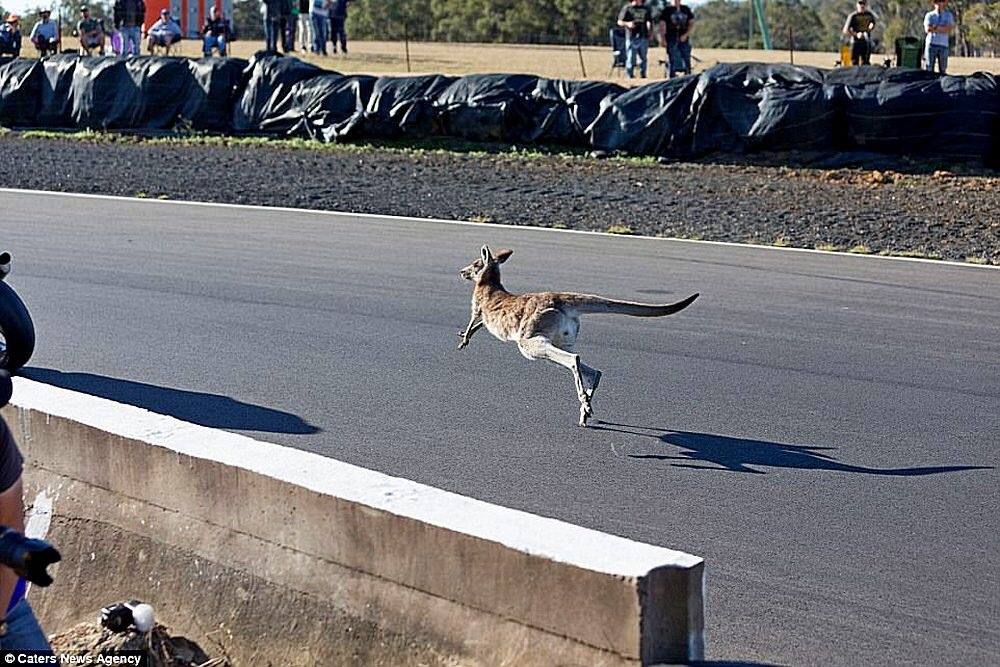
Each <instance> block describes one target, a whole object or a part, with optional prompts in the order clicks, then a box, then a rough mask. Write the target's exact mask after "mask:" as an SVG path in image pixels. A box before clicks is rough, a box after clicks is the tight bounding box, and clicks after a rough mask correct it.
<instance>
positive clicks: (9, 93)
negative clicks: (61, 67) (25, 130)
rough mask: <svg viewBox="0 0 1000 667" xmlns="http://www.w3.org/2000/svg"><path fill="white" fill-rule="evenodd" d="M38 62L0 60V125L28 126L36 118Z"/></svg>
mask: <svg viewBox="0 0 1000 667" xmlns="http://www.w3.org/2000/svg"><path fill="white" fill-rule="evenodd" d="M41 74H42V72H41V63H39V62H38V61H37V60H24V59H21V58H18V59H12V58H0V125H6V126H9V127H18V126H28V125H31V124H33V123H34V122H35V118H36V117H37V116H38V106H39V103H40V102H41V93H42V80H41Z"/></svg>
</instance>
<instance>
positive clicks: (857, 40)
mask: <svg viewBox="0 0 1000 667" xmlns="http://www.w3.org/2000/svg"><path fill="white" fill-rule="evenodd" d="M877 18H878V17H877V16H875V13H874V12H872V11H871V10H870V9H868V0H858V4H857V8H856V9H855V10H854V11H853V12H852V13H851V14H850V15H849V16H848V17H847V22H846V23H844V37H849V38H850V40H851V64H852V65H854V66H859V65H870V64H871V60H872V30H874V29H875V21H876V19H877Z"/></svg>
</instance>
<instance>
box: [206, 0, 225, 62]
mask: <svg viewBox="0 0 1000 667" xmlns="http://www.w3.org/2000/svg"><path fill="white" fill-rule="evenodd" d="M232 32H233V29H232V28H231V27H230V25H229V21H227V20H226V17H224V16H220V12H219V8H218V7H216V6H215V5H212V8H211V9H209V10H208V18H207V19H205V25H204V26H203V27H202V29H201V34H202V35H203V36H204V46H203V49H202V52H203V53H204V54H205V57H206V58H211V57H212V49H218V50H219V55H220V56H222V57H225V55H226V46H227V45H228V44H229V42H230V41H231V36H232Z"/></svg>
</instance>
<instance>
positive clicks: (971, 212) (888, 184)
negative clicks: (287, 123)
mask: <svg viewBox="0 0 1000 667" xmlns="http://www.w3.org/2000/svg"><path fill="white" fill-rule="evenodd" d="M771 159H772V161H773V159H774V158H771ZM892 167H894V168H890V167H885V166H883V167H882V168H880V169H861V168H838V169H816V168H805V167H799V168H789V167H778V166H773V165H768V164H763V163H762V164H746V163H743V164H722V163H718V162H715V163H711V162H695V163H689V162H685V163H680V162H672V163H666V164H658V163H656V162H653V161H638V160H622V159H603V160H602V159H596V158H592V157H583V156H517V155H512V154H500V155H491V156H486V157H484V156H482V155H471V154H462V153H439V152H407V151H395V150H381V149H371V150H365V151H355V150H337V149H329V150H328V149H323V150H315V149H310V148H302V147H292V146H289V145H287V144H283V143H282V142H278V141H275V142H273V143H272V144H266V145H262V144H253V145H247V144H233V145H219V144H204V145H198V144H185V145H180V144H165V143H153V142H144V141H134V142H132V141H130V142H119V143H109V142H104V141H95V142H89V141H80V140H75V139H60V138H34V137H24V136H22V135H20V134H18V133H14V132H9V133H5V134H0V184H2V186H3V187H10V188H27V189H40V190H55V191H64V192H87V193H101V194H110V195H121V196H127V197H134V196H147V197H165V198H170V199H187V200H196V201H207V202H229V203H238V204H257V205H263V206H291V207H298V208H308V209H320V210H336V211H353V212H363V213H378V214H391V215H403V216H415V217H434V218H447V219H459V220H475V221H484V222H486V221H488V222H496V223H502V224H512V225H536V226H546V227H560V228H569V229H584V230H594V231H609V230H615V231H619V232H622V233H634V234H644V235H650V236H670V237H682V238H695V239H705V240H712V241H734V242H747V243H758V244H778V245H788V246H792V247H801V248H821V249H828V250H840V251H852V252H870V253H884V254H892V255H907V256H920V257H934V258H941V259H947V260H954V261H968V262H976V263H991V264H1000V214H998V213H997V212H998V211H1000V178H998V177H996V176H994V175H993V172H987V171H982V170H981V171H974V170H966V172H965V173H962V174H955V173H951V172H946V171H936V172H931V171H929V170H921V169H919V168H912V169H899V165H898V163H897V164H893V165H892Z"/></svg>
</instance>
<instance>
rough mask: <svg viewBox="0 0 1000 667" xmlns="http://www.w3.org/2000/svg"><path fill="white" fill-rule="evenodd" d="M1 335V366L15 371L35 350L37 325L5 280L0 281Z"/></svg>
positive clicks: (26, 361)
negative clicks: (33, 322)
mask: <svg viewBox="0 0 1000 667" xmlns="http://www.w3.org/2000/svg"><path fill="white" fill-rule="evenodd" d="M0 335H2V336H3V345H2V347H0V368H6V369H7V370H8V371H9V372H10V373H15V372H16V371H17V370H18V369H19V368H21V367H22V366H24V365H25V364H26V363H28V359H31V354H32V353H33V352H34V351H35V325H34V324H32V322H31V315H30V314H29V313H28V309H27V307H25V305H24V302H23V301H21V297H19V296H18V295H17V292H15V291H14V290H13V289H12V288H11V286H10V285H8V284H7V283H5V282H0Z"/></svg>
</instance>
